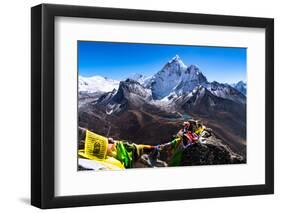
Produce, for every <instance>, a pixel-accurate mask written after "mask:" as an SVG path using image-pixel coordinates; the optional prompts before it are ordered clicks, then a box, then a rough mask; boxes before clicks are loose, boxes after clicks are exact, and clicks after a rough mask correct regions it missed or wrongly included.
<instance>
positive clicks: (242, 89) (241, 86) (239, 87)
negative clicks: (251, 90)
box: [231, 81, 247, 95]
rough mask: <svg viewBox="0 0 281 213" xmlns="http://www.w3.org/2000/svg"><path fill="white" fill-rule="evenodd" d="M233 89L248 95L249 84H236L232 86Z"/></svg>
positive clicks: (241, 82) (240, 82) (242, 82)
mask: <svg viewBox="0 0 281 213" xmlns="http://www.w3.org/2000/svg"><path fill="white" fill-rule="evenodd" d="M231 86H232V87H234V88H235V89H237V90H238V91H239V92H241V93H242V94H244V95H246V93H247V83H246V82H244V81H239V82H237V83H236V84H231Z"/></svg>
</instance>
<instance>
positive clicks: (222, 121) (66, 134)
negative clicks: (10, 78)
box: [31, 4, 274, 208]
mask: <svg viewBox="0 0 281 213" xmlns="http://www.w3.org/2000/svg"><path fill="white" fill-rule="evenodd" d="M273 30H274V21H273V19H270V18H254V17H238V16H222V15H209V14H193V13H176V12H165V11H146V10H129V9H113V8H100V7H85V6H66V5H51V4H42V5H38V6H35V7H33V8H32V9H31V41H32V42H31V43H32V44H31V50H32V54H31V58H32V63H31V78H32V79H31V83H32V85H31V89H32V92H31V95H32V102H31V106H32V109H31V110H32V117H31V121H32V122H31V123H32V125H31V128H32V134H31V135H32V140H31V147H32V150H31V153H32V155H31V203H32V205H34V206H37V207H40V208H58V207H74V206H88V205H104V204H119V203H135V202H153V201H168V200H182V199H197V198H215V197H226V196H243V195H259V194H271V193H273V192H274V155H273V154H274V152H273V144H274V31H273Z"/></svg>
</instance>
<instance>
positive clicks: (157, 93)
mask: <svg viewBox="0 0 281 213" xmlns="http://www.w3.org/2000/svg"><path fill="white" fill-rule="evenodd" d="M206 82H207V79H206V77H205V76H204V75H203V74H202V72H201V71H200V69H199V67H198V66H196V65H190V66H186V65H185V64H184V62H183V61H182V60H181V58H180V57H179V56H178V55H176V56H175V57H173V58H172V59H171V60H170V61H169V62H168V63H167V64H165V66H164V67H163V68H162V69H161V70H160V71H159V72H158V73H156V74H155V75H154V76H153V77H152V78H151V79H150V81H149V83H148V84H147V85H148V86H149V87H150V88H151V90H152V94H153V97H154V98H155V99H163V98H164V97H165V96H167V95H169V94H171V93H173V92H175V93H176V94H183V93H188V92H190V91H192V90H193V89H194V88H195V87H196V86H199V85H202V84H203V85H204V84H205V83H206Z"/></svg>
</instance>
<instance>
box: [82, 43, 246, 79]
mask: <svg viewBox="0 0 281 213" xmlns="http://www.w3.org/2000/svg"><path fill="white" fill-rule="evenodd" d="M246 51H247V49H246V48H236V47H235V48H229V47H228V48H225V47H207V46H178V45H159V44H132V43H112V42H93V41H78V72H79V75H81V76H85V77H87V76H93V75H100V76H103V77H108V78H111V79H115V80H124V79H125V78H126V77H128V76H131V75H133V74H135V73H140V74H144V75H146V76H151V75H153V74H155V73H156V72H158V71H159V70H161V69H162V68H163V66H164V65H165V64H166V63H167V62H168V61H169V60H171V59H172V58H173V57H174V56H175V55H179V56H180V58H181V59H182V61H183V62H184V63H185V64H186V65H191V64H195V65H197V66H199V68H200V69H201V71H202V73H203V74H204V75H205V76H206V77H207V79H208V81H218V82H221V83H235V82H238V81H240V80H243V81H246V69H247V68H246Z"/></svg>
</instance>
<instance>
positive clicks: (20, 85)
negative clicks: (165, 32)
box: [0, 0, 281, 213]
mask: <svg viewBox="0 0 281 213" xmlns="http://www.w3.org/2000/svg"><path fill="white" fill-rule="evenodd" d="M44 2H45V3H57V4H76V5H77V4H80V5H89V6H105V7H124V8H135V9H150V10H170V11H181V12H195V13H210V14H225V15H243V16H260V17H273V18H275V109H276V110H275V132H276V133H277V134H276V136H275V180H276V181H275V195H265V196H250V197H236V198H219V199H204V200H192V201H190V200H189V201H173V202H161V203H159V202H158V203H145V204H130V205H114V206H101V207H84V208H71V209H58V210H51V211H52V212H75V211H79V212H90V211H96V212H98V211H99V212H121V211H122V212H133V211H139V212H143V211H148V212H150V211H157V212H160V211H161V212H165V211H167V212H171V211H177V212H194V211H196V212H208V213H210V212H216V213H218V212H228V213H231V212H235V213H237V212H254V211H258V212H277V211H278V210H277V209H281V208H280V207H281V204H280V202H281V200H280V198H281V177H280V176H281V168H280V162H281V156H280V149H281V145H280V139H281V136H280V132H279V131H280V127H281V121H280V118H281V117H280V112H281V111H280V108H281V102H280V101H281V100H280V90H281V87H280V86H279V85H277V84H278V83H279V82H280V81H281V75H280V72H279V70H280V68H281V64H280V61H279V60H278V59H279V58H280V55H281V46H280V38H281V13H280V8H281V7H280V5H279V3H278V2H279V1H273V0H267V1H258V0H256V1H245V0H232V1H225V0H212V1H208V0H205V1H203V0H192V1H188V0H183V1H181V0H172V1H164V0H159V1H158V0H153V1H152V0H150V1H146V0H134V1H132V0H119V1H116V0H107V1H102V0H95V1H94V0H80V1H74V0H68V1H66V0H53V1H48V0H45V1H44ZM40 3H42V2H41V1H37V0H29V1H20V0H18V1H16V0H14V1H13V0H11V1H2V2H1V12H0V16H1V18H0V22H1V24H0V26H1V32H0V37H1V39H0V44H1V45H0V54H1V55H0V65H1V66H0V70H1V71H0V72H1V77H0V91H1V93H0V94H1V104H0V107H1V110H0V120H1V136H2V137H1V145H2V149H1V154H0V165H1V167H0V168H1V175H0V212H16V211H20V212H38V211H39V210H38V209H36V208H34V207H31V206H30V205H29V204H28V203H29V197H30V7H31V6H34V5H37V4H40ZM277 109H279V110H277ZM241 175H243V174H241ZM206 178H207V177H206ZM194 181H196V180H194ZM279 211H280V210H279Z"/></svg>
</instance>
